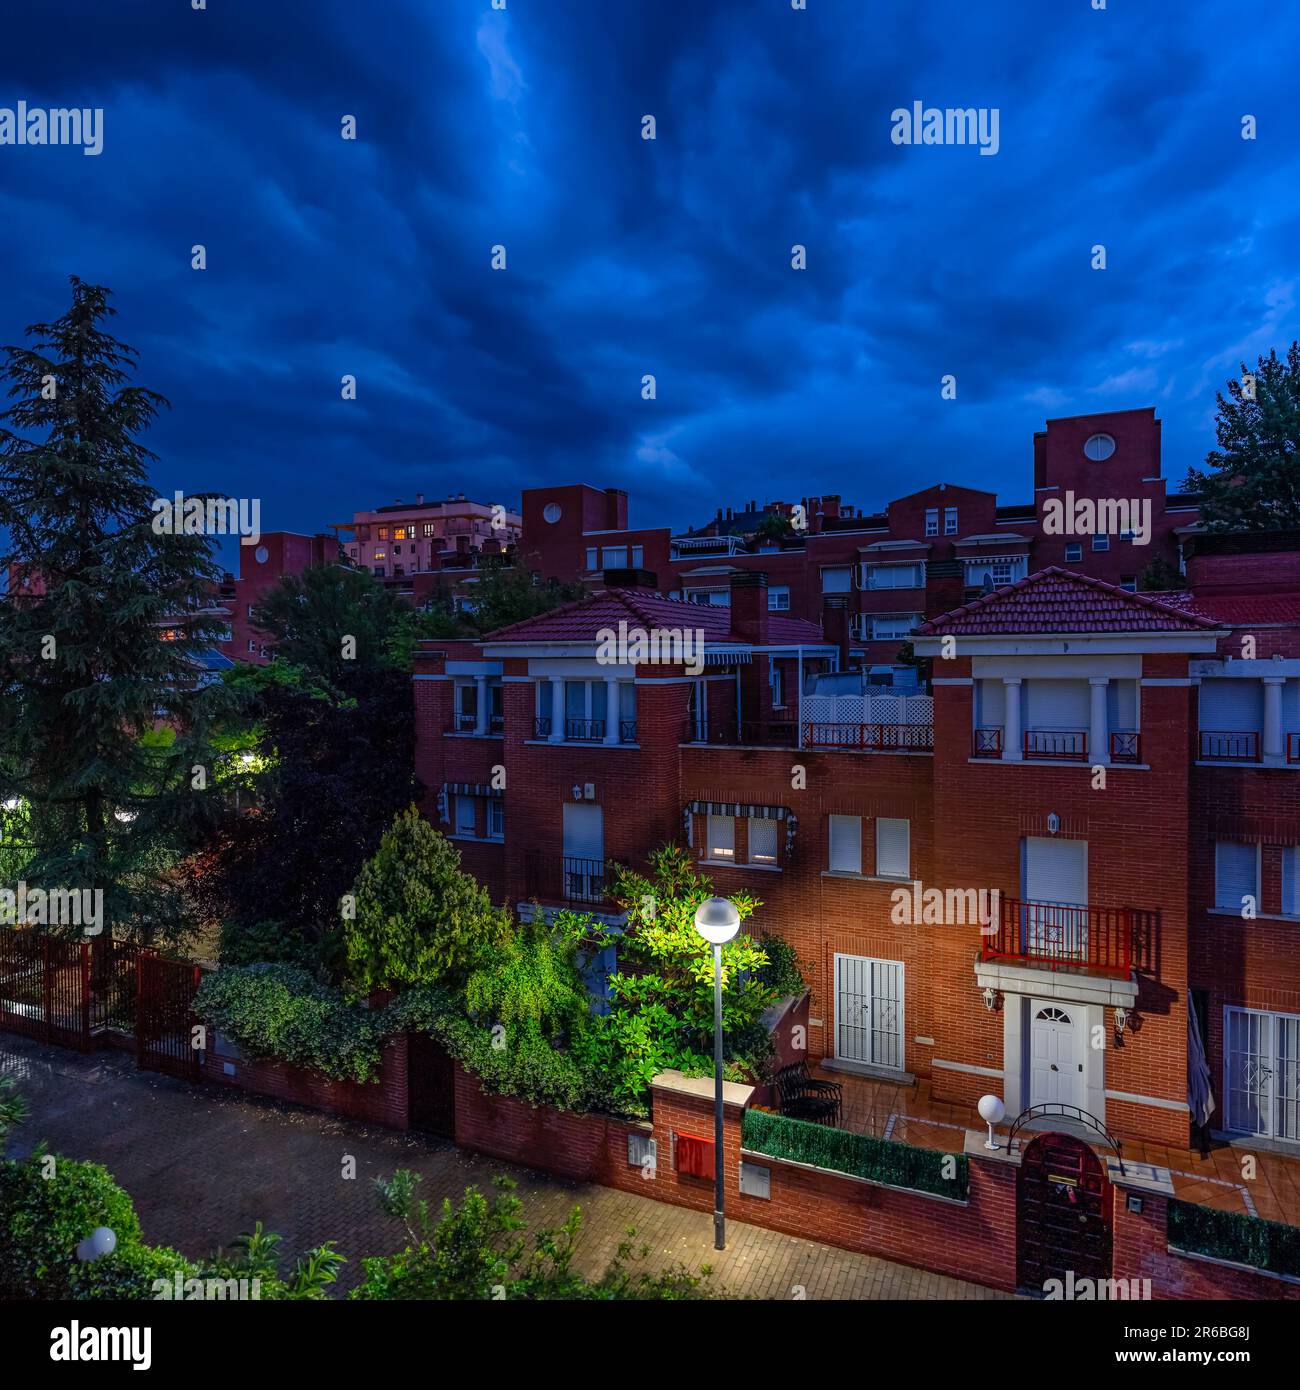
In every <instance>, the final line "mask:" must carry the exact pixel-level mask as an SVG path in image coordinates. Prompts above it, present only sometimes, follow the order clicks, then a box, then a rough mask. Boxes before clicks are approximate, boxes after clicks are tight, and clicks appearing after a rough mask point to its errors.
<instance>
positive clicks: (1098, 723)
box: [1088, 676, 1110, 766]
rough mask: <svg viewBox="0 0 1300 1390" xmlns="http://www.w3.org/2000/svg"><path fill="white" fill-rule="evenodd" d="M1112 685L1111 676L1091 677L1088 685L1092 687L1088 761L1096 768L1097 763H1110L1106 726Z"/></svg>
mask: <svg viewBox="0 0 1300 1390" xmlns="http://www.w3.org/2000/svg"><path fill="white" fill-rule="evenodd" d="M1109 684H1110V677H1109V676H1089V677H1088V685H1089V686H1090V687H1091V689H1090V690H1089V692H1088V693H1089V695H1090V696H1091V701H1092V703H1091V707H1090V713H1091V718H1090V720H1089V727H1088V761H1089V762H1090V763H1092V764H1093V765H1094V766H1095V765H1096V764H1097V763H1108V762H1110V739H1109V737H1108V736H1107V735H1108V729H1107V726H1106V687H1107V686H1108V685H1109Z"/></svg>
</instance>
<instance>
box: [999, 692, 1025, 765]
mask: <svg viewBox="0 0 1300 1390" xmlns="http://www.w3.org/2000/svg"><path fill="white" fill-rule="evenodd" d="M1002 685H1003V687H1004V689H1005V692H1006V713H1005V714H1004V715H1003V716H1002V757H1003V758H1004V759H1005V760H1006V761H1007V762H1009V763H1018V762H1020V761H1021V755H1022V752H1023V749H1022V748H1021V746H1020V677H1019V676H1003V678H1002Z"/></svg>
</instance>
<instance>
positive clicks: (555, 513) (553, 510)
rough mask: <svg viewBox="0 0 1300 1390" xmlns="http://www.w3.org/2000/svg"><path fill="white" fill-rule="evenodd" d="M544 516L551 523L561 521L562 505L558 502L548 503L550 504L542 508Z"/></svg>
mask: <svg viewBox="0 0 1300 1390" xmlns="http://www.w3.org/2000/svg"><path fill="white" fill-rule="evenodd" d="M542 515H543V516H544V517H545V518H546V520H547V521H550V522H556V521H559V519H560V516H561V512H560V504H559V503H558V502H548V503H547V504H546V505H545V506H544V507H543V508H542Z"/></svg>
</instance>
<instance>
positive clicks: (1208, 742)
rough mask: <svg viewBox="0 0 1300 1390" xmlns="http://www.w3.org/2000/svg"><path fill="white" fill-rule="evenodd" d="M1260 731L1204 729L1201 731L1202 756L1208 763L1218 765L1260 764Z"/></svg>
mask: <svg viewBox="0 0 1300 1390" xmlns="http://www.w3.org/2000/svg"><path fill="white" fill-rule="evenodd" d="M1259 740H1260V735H1259V732H1258V730H1253V729H1251V730H1244V731H1237V730H1224V729H1202V730H1201V731H1200V756H1201V758H1202V759H1204V760H1205V761H1206V762H1216V763H1257V762H1259Z"/></svg>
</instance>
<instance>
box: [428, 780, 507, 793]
mask: <svg viewBox="0 0 1300 1390" xmlns="http://www.w3.org/2000/svg"><path fill="white" fill-rule="evenodd" d="M442 789H443V791H445V792H447V793H448V794H449V795H451V796H505V791H504V790H503V789H502V788H501V787H494V786H492V785H491V783H489V782H444V783H443V784H442Z"/></svg>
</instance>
